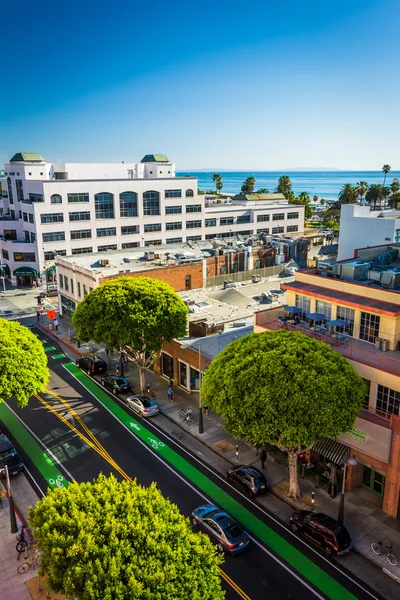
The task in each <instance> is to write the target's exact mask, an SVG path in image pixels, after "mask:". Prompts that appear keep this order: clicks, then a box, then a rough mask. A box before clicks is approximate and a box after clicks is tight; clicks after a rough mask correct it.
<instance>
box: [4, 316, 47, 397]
mask: <svg viewBox="0 0 400 600" xmlns="http://www.w3.org/2000/svg"><path fill="white" fill-rule="evenodd" d="M49 376H50V374H49V370H48V368H47V356H46V354H45V351H44V350H43V344H42V343H41V342H40V341H39V340H38V339H37V337H36V336H35V335H34V334H33V333H32V332H31V331H30V330H29V329H28V328H27V327H24V326H23V325H21V324H20V323H17V322H16V321H7V320H5V319H0V402H4V400H9V399H10V398H15V400H16V402H17V404H18V406H20V407H24V406H26V405H27V404H28V400H29V398H30V397H31V396H32V395H33V394H38V393H40V392H43V390H44V389H45V388H46V385H47V383H48V381H49Z"/></svg>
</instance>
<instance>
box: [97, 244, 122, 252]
mask: <svg viewBox="0 0 400 600" xmlns="http://www.w3.org/2000/svg"><path fill="white" fill-rule="evenodd" d="M116 249H117V244H107V246H97V252H107V251H108V250H116Z"/></svg>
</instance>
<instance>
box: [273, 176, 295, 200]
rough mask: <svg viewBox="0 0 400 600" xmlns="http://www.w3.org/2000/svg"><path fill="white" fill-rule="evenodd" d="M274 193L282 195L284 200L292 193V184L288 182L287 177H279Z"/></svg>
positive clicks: (288, 178)
mask: <svg viewBox="0 0 400 600" xmlns="http://www.w3.org/2000/svg"><path fill="white" fill-rule="evenodd" d="M276 191H277V192H279V193H280V194H283V195H284V196H285V198H287V197H288V194H289V193H290V192H291V191H292V182H291V181H290V177H289V176H288V175H282V176H281V177H279V180H278V185H277V187H276Z"/></svg>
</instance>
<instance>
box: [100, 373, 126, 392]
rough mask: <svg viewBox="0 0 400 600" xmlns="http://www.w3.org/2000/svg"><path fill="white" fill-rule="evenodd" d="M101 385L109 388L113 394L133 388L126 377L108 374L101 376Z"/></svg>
mask: <svg viewBox="0 0 400 600" xmlns="http://www.w3.org/2000/svg"><path fill="white" fill-rule="evenodd" d="M101 385H103V386H104V387H105V388H106V389H107V390H110V392H112V393H113V394H115V395H117V394H119V393H120V392H130V391H131V390H132V387H131V384H130V383H129V381H128V380H127V379H125V377H121V376H119V375H118V376H116V377H114V376H112V375H106V376H105V377H102V378H101Z"/></svg>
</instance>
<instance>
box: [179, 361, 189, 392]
mask: <svg viewBox="0 0 400 600" xmlns="http://www.w3.org/2000/svg"><path fill="white" fill-rule="evenodd" d="M187 368H188V365H187V364H186V363H183V362H179V385H181V386H182V387H184V388H186V389H188V376H187Z"/></svg>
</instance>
